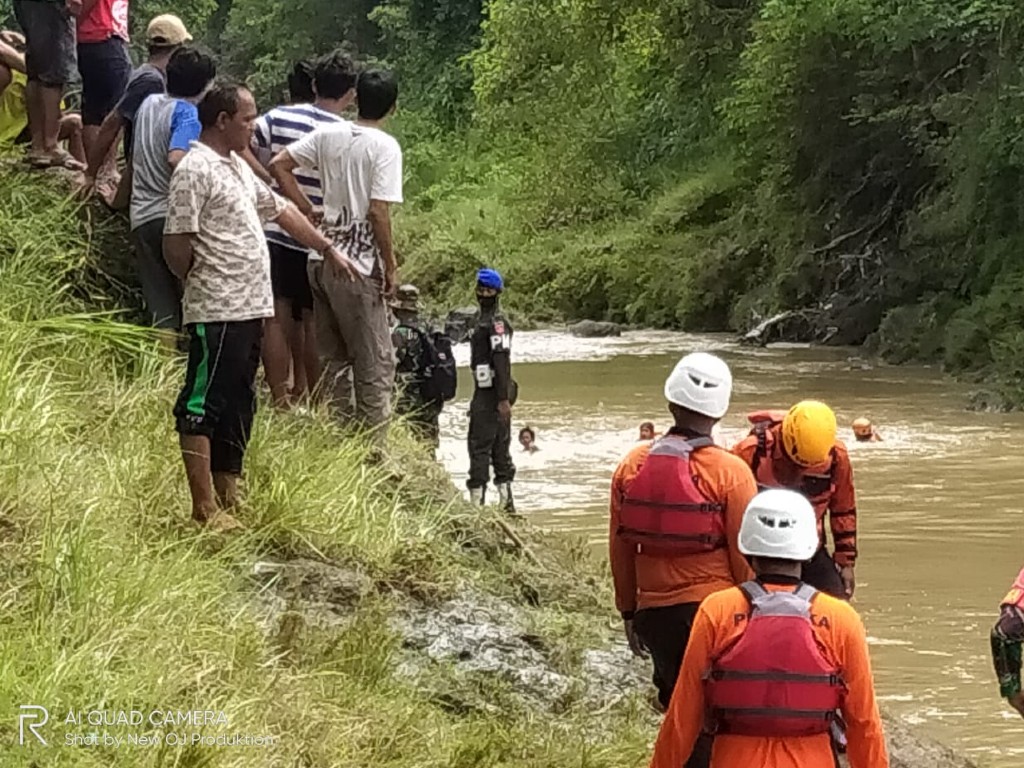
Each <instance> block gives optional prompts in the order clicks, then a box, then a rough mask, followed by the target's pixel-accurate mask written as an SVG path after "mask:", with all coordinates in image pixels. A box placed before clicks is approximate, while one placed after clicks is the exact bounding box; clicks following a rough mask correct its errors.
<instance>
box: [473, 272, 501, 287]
mask: <svg viewBox="0 0 1024 768" xmlns="http://www.w3.org/2000/svg"><path fill="white" fill-rule="evenodd" d="M476 284H477V285H478V286H480V287H481V288H494V289H495V290H498V291H500V290H502V289H503V288H504V287H505V282H504V281H503V280H502V279H501V275H500V274H498V272H497V270H494V269H488V268H486V267H485V268H484V269H481V270H480V271H479V272H477V273H476Z"/></svg>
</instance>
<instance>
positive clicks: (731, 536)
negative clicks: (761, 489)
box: [608, 444, 757, 613]
mask: <svg viewBox="0 0 1024 768" xmlns="http://www.w3.org/2000/svg"><path fill="white" fill-rule="evenodd" d="M650 451H651V446H650V445H648V444H643V445H638V446H636V447H635V448H633V450H631V451H630V452H629V453H628V454H627V455H626V457H625V458H624V459H623V460H622V462H621V463H620V464H619V467H618V469H616V470H615V474H614V475H613V476H612V491H611V505H610V507H611V509H610V511H611V524H610V531H609V537H608V538H609V555H610V559H611V566H612V576H613V577H614V579H615V607H616V608H618V610H619V611H620V612H622V613H629V612H632V611H636V610H641V609H644V608H662V607H666V606H672V605H680V604H682V603H699V602H700V601H701V600H703V599H704V598H705V597H707V596H708V595H710V594H711V593H712V592H716V591H717V590H720V589H725V588H727V587H731V586H733V585H734V584H741V583H743V582H744V581H747V580H748V579H750V578H752V577H753V572H752V571H751V570H750V566H749V565H748V563H747V560H746V558H745V557H744V556H743V555H742V554H741V553H740V551H739V549H737V547H736V540H737V537H738V536H739V531H740V523H741V522H742V521H743V512H744V511H745V510H746V508H747V504H749V503H750V500H751V499H752V498H754V496H755V495H757V484H756V483H755V482H754V476H753V475H752V474H751V472H750V467H748V466H746V465H745V464H744V463H743V462H742V461H740V460H739V459H737V458H736V457H735V456H733V455H732V454H730V453H729V452H727V451H724V450H722V449H720V448H716V447H713V446H712V447H709V448H702V449H701V450H699V451H695V452H694V453H693V454H692V455H691V456H690V467H691V469H692V471H693V472H694V475H695V477H696V479H697V487H698V488H699V489H700V490H701V491H702V492H703V493H704V495H705V496H707V498H708V500H709V501H712V502H716V503H719V504H722V505H723V506H724V508H725V510H724V513H723V514H724V517H725V533H726V538H727V540H728V544H727V546H726V547H725V548H722V549H716V550H714V551H713V552H703V553H700V554H695V555H685V556H680V557H652V556H650V555H645V554H644V553H643V552H642V551H637V550H638V547H637V546H636V545H631V544H629V543H628V542H625V541H623V540H622V539H621V538H620V537H619V536H618V529H619V515H620V511H621V509H622V500H623V499H624V498H625V495H626V491H627V490H628V489H629V485H630V483H631V482H632V481H633V479H634V478H636V476H637V474H639V472H640V469H641V468H642V467H643V465H644V461H646V459H647V455H648V454H649V453H650Z"/></svg>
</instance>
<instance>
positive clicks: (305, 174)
mask: <svg viewBox="0 0 1024 768" xmlns="http://www.w3.org/2000/svg"><path fill="white" fill-rule="evenodd" d="M355 86H356V68H355V65H354V64H353V62H352V59H351V58H349V57H348V56H347V55H345V54H343V53H341V52H335V53H332V54H328V55H327V56H325V57H324V58H322V59H320V60H319V61H318V62H317V63H316V65H315V67H314V70H313V90H314V93H315V94H316V99H315V100H314V102H313V103H312V104H292V105H289V106H284V107H277V108H276V109H272V110H270V112H268V113H267V114H265V115H264V116H263V117H261V118H260V119H259V120H258V121H257V123H256V132H255V135H254V138H253V154H254V155H255V160H256V161H258V163H259V167H258V173H259V175H260V176H261V177H262V178H264V179H268V180H269V178H270V177H269V174H267V173H266V171H265V167H266V166H267V165H268V164H269V162H270V160H271V159H272V158H273V157H274V156H275V155H277V154H278V153H279V152H281V151H282V150H283V149H284V148H285V147H287V146H289V145H290V144H292V143H293V142H295V141H297V140H298V139H301V138H302V137H304V136H305V135H307V134H309V133H312V132H313V131H315V130H316V129H317V128H320V127H322V126H324V125H328V124H331V123H337V122H340V121H341V117H339V115H341V113H342V112H344V111H345V110H346V109H347V108H348V107H349V105H350V104H351V103H352V101H353V100H354V99H355ZM254 170H256V169H254ZM295 177H296V180H297V181H298V182H299V185H300V186H301V187H302V191H303V192H304V193H305V194H306V196H307V197H308V198H309V200H310V202H312V203H313V205H314V206H316V209H317V210H318V211H319V209H320V206H321V205H322V204H323V193H322V191H321V187H320V174H319V171H318V170H316V169H313V168H298V169H297V170H296V173H295ZM278 191H279V190H278ZM318 218H319V214H317V215H314V216H312V217H311V220H312V221H313V223H315V224H319V221H318V220H317V219H318ZM266 235H267V243H268V245H269V247H270V268H271V280H272V282H273V287H274V317H273V318H271V319H269V320H268V321H267V324H266V329H265V331H264V339H263V369H264V373H265V375H266V378H267V384H268V385H269V386H270V391H271V395H272V396H273V399H274V403H275V405H277V406H279V407H285V408H286V407H288V406H289V405H290V404H291V402H292V401H293V399H298V398H301V397H303V396H304V395H305V394H307V393H308V392H309V391H310V390H311V389H312V388H313V387H315V386H316V384H317V380H318V379H319V376H320V366H319V361H318V358H317V346H316V339H315V324H314V322H313V295H312V293H311V292H310V289H309V278H308V277H307V274H306V260H307V255H308V251H307V249H305V248H303V247H302V246H301V245H299V244H298V243H296V242H295V240H293V239H292V238H291V237H290V236H289V235H288V234H287V233H285V232H284V231H283V230H282V229H281V228H280V227H278V226H277V225H276V224H274V223H271V224H269V225H268V226H267V228H266ZM289 371H290V372H291V374H292V389H291V392H289V389H288V379H289Z"/></svg>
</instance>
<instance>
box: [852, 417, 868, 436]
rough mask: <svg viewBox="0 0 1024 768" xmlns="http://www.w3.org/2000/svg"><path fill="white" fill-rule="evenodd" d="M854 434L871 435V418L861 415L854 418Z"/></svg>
mask: <svg viewBox="0 0 1024 768" xmlns="http://www.w3.org/2000/svg"><path fill="white" fill-rule="evenodd" d="M853 434H855V435H857V436H858V437H870V436H871V420H870V419H865V418H864V417H861V418H859V419H854V421H853Z"/></svg>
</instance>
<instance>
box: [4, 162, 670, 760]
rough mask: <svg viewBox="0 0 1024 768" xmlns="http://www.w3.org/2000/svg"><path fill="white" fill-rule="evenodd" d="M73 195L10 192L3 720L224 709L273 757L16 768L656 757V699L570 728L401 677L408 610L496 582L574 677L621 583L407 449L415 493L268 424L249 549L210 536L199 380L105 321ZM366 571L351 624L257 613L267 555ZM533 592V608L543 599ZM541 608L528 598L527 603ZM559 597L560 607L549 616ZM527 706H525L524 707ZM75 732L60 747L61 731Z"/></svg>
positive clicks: (218, 755) (260, 424)
mask: <svg viewBox="0 0 1024 768" xmlns="http://www.w3.org/2000/svg"><path fill="white" fill-rule="evenodd" d="M87 230H88V228H87V227H86V226H85V222H84V221H83V219H82V217H81V216H78V215H76V212H75V210H74V208H73V206H72V205H71V204H69V203H68V202H67V201H66V200H64V199H63V197H62V195H61V193H60V191H59V190H58V189H57V188H55V187H52V186H48V185H47V184H44V183H41V182H39V181H36V180H29V179H27V178H25V177H20V176H17V175H14V174H11V173H7V172H4V173H3V177H2V179H0V332H2V334H3V339H4V342H3V344H2V345H0V489H2V490H0V494H2V495H0V585H2V588H0V711H3V712H6V713H13V712H16V711H17V708H18V706H19V705H20V704H27V703H36V704H45V705H47V706H48V707H49V708H50V711H51V718H52V719H51V724H53V723H54V721H55V720H57V721H59V722H63V719H64V712H65V711H66V710H68V709H79V710H90V709H132V708H134V709H140V710H149V709H154V708H157V709H181V710H185V709H200V710H203V709H214V710H221V709H222V710H224V711H225V712H226V713H227V715H228V717H229V719H230V723H231V728H230V729H229V730H231V731H239V732H248V733H271V734H278V735H280V736H281V740H280V742H279V746H278V747H277V748H276V749H274V750H254V751H250V750H245V749H229V748H222V749H214V748H209V747H201V748H200V747H196V748H181V749H177V748H168V747H157V748H152V749H149V750H143V749H136V750H134V751H126V750H125V749H124V748H122V749H121V750H111V749H105V748H103V747H88V748H85V747H82V748H66V747H61V748H55V747H52V746H51V747H50V748H49V749H44V748H42V747H32V748H27V747H26V748H19V747H18V746H17V744H16V741H17V730H16V725H15V722H16V721H15V719H14V717H13V716H11V717H9V718H5V720H4V722H3V724H2V725H0V734H2V735H0V764H2V765H4V766H28V765H36V766H42V765H45V766H48V767H49V766H81V767H83V768H90V767H91V766H97V767H98V766H109V765H118V766H210V767H214V766H216V767H218V768H220V767H227V766H232V767H236V766H237V767H238V768H241V766H246V768H251V767H252V766H323V767H324V768H326V767H327V766H331V767H332V768H335V767H337V766H353V767H355V766H360V767H362V766H371V765H372V766H424V767H425V766H437V767H438V768H441V767H442V766H443V767H445V768H449V767H455V766H524V767H525V766H530V768H542V767H543V766H560V767H565V766H593V767H595V768H596V767H598V766H613V765H614V766H626V765H633V764H638V763H639V762H641V761H642V760H643V759H644V756H645V754H646V745H647V742H648V740H649V739H650V738H651V735H652V734H651V732H650V729H649V726H648V725H647V723H648V722H649V721H648V720H647V719H646V718H645V716H644V715H643V713H642V708H641V707H639V706H638V705H637V704H636V702H627V703H624V704H620V705H617V706H615V707H613V708H611V709H610V710H608V711H604V712H601V713H599V714H598V713H595V712H594V711H593V710H590V711H585V710H584V708H583V707H582V706H579V705H578V704H577V703H575V702H574V701H573V700H572V699H571V698H570V700H568V701H566V702H564V705H563V706H561V707H560V708H559V709H558V712H557V713H556V714H543V715H538V714H537V713H535V712H531V711H530V710H529V709H527V708H516V707H514V706H511V705H510V707H509V708H508V709H506V710H505V711H504V713H502V712H499V713H497V714H494V713H490V714H489V713H488V712H487V711H485V710H482V709H471V711H470V712H469V713H468V714H456V713H453V712H452V711H451V707H445V706H443V703H442V702H440V701H439V699H438V696H437V693H438V690H437V688H438V687H440V688H444V687H445V686H450V687H451V688H452V692H453V693H454V694H456V695H459V696H462V697H463V698H465V697H470V696H472V695H474V694H475V695H476V696H477V697H478V698H480V697H487V698H488V699H489V700H490V701H497V702H502V701H503V699H502V695H503V694H502V686H503V683H502V682H501V681H500V680H489V679H473V678H465V677H464V676H463V677H460V676H459V675H456V674H454V672H452V671H451V670H445V669H444V668H438V677H437V681H436V682H435V685H434V688H435V690H434V691H432V692H431V693H429V694H428V693H427V692H426V691H422V690H419V691H418V690H415V689H413V688H412V687H410V685H409V684H408V683H406V682H403V680H402V679H401V678H399V677H396V676H395V675H394V668H395V665H396V662H397V659H398V656H399V653H400V639H399V638H398V637H396V636H395V635H394V634H393V632H392V631H391V630H389V629H388V625H387V618H388V617H389V615H391V613H392V612H393V611H394V610H395V607H396V606H397V605H398V604H399V603H408V602H409V601H415V602H419V603H424V602H426V603H432V602H438V601H441V600H443V599H445V598H447V597H449V596H452V595H455V594H458V593H462V592H464V591H465V590H466V589H469V588H473V589H478V590H482V591H485V592H489V593H492V594H494V595H497V596H499V597H502V598H504V599H507V600H509V601H510V602H513V603H516V604H518V606H519V608H520V609H521V610H522V611H523V614H524V616H526V617H527V618H526V620H527V621H528V622H529V624H530V627H531V629H532V630H535V631H536V632H537V634H539V635H540V636H541V638H542V640H543V642H544V644H545V646H546V647H547V648H548V649H549V655H550V657H551V658H553V659H556V660H557V663H558V664H559V665H561V667H562V668H564V669H566V671H571V668H572V667H574V665H576V664H578V651H579V649H580V648H582V647H585V646H587V645H588V644H589V645H591V646H593V644H600V643H601V642H602V640H603V639H604V637H605V636H606V635H607V631H606V629H605V625H604V621H605V617H606V616H607V609H606V606H607V605H608V596H607V594H606V593H605V588H604V587H600V586H597V585H599V584H604V583H606V580H605V579H603V578H595V577H594V576H595V573H596V569H597V565H596V564H595V563H594V562H593V561H592V560H591V559H590V558H589V557H588V556H587V555H586V554H585V553H584V552H583V550H582V549H581V548H579V547H572V546H565V545H563V544H561V543H559V542H549V543H547V542H544V543H538V542H536V541H534V546H536V547H537V550H538V552H540V553H541V558H542V560H543V561H544V562H545V563H546V565H545V566H544V567H538V566H535V565H531V564H530V563H529V562H528V561H527V560H526V559H525V558H522V557H521V556H519V555H517V554H516V553H515V552H514V551H512V550H511V549H509V547H508V546H506V543H505V541H504V539H503V536H502V535H501V533H500V531H499V530H498V528H497V527H496V526H495V525H494V523H493V521H490V520H488V519H486V518H484V517H481V516H480V515H479V514H478V513H477V512H475V511H472V510H470V509H467V508H465V507H463V506H462V505H461V502H459V501H458V500H457V499H453V498H452V495H453V494H452V491H451V490H450V487H449V486H448V485H447V484H446V479H445V477H444V476H443V474H442V473H441V472H440V471H439V470H438V469H437V468H436V467H435V466H434V465H432V463H431V462H429V461H427V460H426V459H425V458H424V457H423V456H422V455H420V454H418V453H417V450H416V448H415V447H414V446H412V445H410V444H407V443H404V442H402V441H399V445H398V446H397V448H396V452H397V453H398V454H399V456H400V458H401V460H402V461H403V462H404V463H406V464H407V465H408V467H409V472H408V476H407V479H406V480H405V481H404V482H403V483H402V484H401V486H400V487H398V488H396V487H393V486H392V485H389V484H388V483H387V482H386V481H385V480H384V479H383V478H382V477H380V476H378V475H375V474H374V473H373V472H372V471H369V470H367V469H366V468H365V467H364V465H363V463H362V458H363V448H362V446H361V445H360V444H359V443H358V442H355V441H352V440H346V439H343V438H342V437H340V436H339V435H338V434H337V433H336V432H334V431H333V429H332V428H331V426H330V425H329V424H328V422H327V421H326V420H325V419H322V418H321V419H302V418H299V417H293V418H288V417H282V416H278V415H272V414H270V413H269V412H268V410H266V409H264V410H263V411H261V414H260V416H259V417H258V420H257V424H256V428H255V439H254V444H253V446H252V450H251V454H250V458H249V463H248V467H247V478H248V488H247V490H248V495H247V500H246V509H245V510H244V514H243V517H244V518H245V519H246V520H247V521H248V522H249V523H251V527H250V532H249V533H248V534H246V535H244V536H242V537H239V538H237V539H233V540H231V541H230V542H225V541H223V540H221V539H218V538H215V537H211V536H208V535H205V534H202V533H199V532H197V531H196V530H195V529H193V528H192V527H191V526H190V525H189V524H188V523H187V520H186V519H187V504H186V499H187V492H186V487H185V482H184V476H183V472H182V469H181V466H180V460H179V457H178V454H177V450H176V445H175V443H176V441H175V437H174V434H173V431H172V424H171V419H170V417H169V408H170V404H171V402H172V400H173V397H174V395H175V391H176V387H177V386H178V381H179V378H180V375H181V365H180V361H172V360H167V359H165V358H164V357H162V356H161V355H160V354H159V353H158V352H156V348H155V346H154V345H153V344H152V341H151V340H150V339H149V338H147V337H146V335H145V334H143V333H141V332H139V331H137V330H135V329H134V328H132V327H130V326H127V325H121V324H118V323H117V322H116V321H115V320H113V319H110V318H99V317H95V316H84V315H82V313H83V312H84V311H85V310H86V309H89V308H95V306H96V304H95V297H93V298H92V299H86V298H83V296H84V295H85V294H86V293H87V292H84V291H81V290H71V289H69V286H78V287H79V288H81V285H82V282H83V280H87V279H89V280H91V278H87V277H85V276H87V275H90V274H93V273H94V270H93V269H92V268H91V266H90V265H93V266H94V263H95V261H96V260H97V259H101V258H103V256H102V254H99V253H97V252H96V251H95V249H94V248H93V249H90V245H89V243H88V242H87V240H86V238H85V237H84V235H83V233H84V232H86V231H87ZM294 557H306V558H311V559H324V560H330V561H333V562H336V563H341V564H345V565H348V566H353V567H355V568H357V569H358V570H360V571H361V572H363V573H365V574H367V575H368V576H369V577H370V580H371V583H372V585H373V586H372V589H370V590H369V592H368V593H367V594H366V595H365V596H364V597H363V598H362V599H361V600H359V601H358V602H357V603H356V604H355V605H353V606H352V608H351V617H350V619H351V620H350V621H349V622H348V623H346V624H345V625H344V626H342V627H341V628H336V629H334V630H330V631H328V630H325V629H318V628H316V627H313V626H308V625H306V624H304V623H303V622H299V623H298V625H297V626H296V625H294V624H289V625H288V626H285V625H286V624H288V622H282V624H281V626H280V627H278V628H276V629H273V628H272V630H271V631H270V632H269V633H267V632H266V631H264V629H263V628H262V625H261V622H262V620H263V618H264V617H262V616H261V615H260V612H259V610H258V609H256V608H255V607H254V605H255V603H254V602H253V601H252V600H251V597H252V595H253V593H254V590H256V589H257V585H256V583H255V581H254V580H253V579H252V578H251V576H250V574H251V572H252V565H253V563H254V562H255V561H257V560H266V559H270V560H282V559H289V558H294ZM524 596H529V598H530V599H529V600H527V599H526V597H524ZM527 603H529V605H528V604H527ZM534 603H537V605H533V604H534ZM459 689H461V690H459ZM509 701H511V699H509ZM64 730H65V729H64V728H63V727H62V726H60V725H58V726H56V727H54V728H53V729H52V730H51V731H50V734H51V737H53V738H54V739H59V738H62V735H63V732H64Z"/></svg>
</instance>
